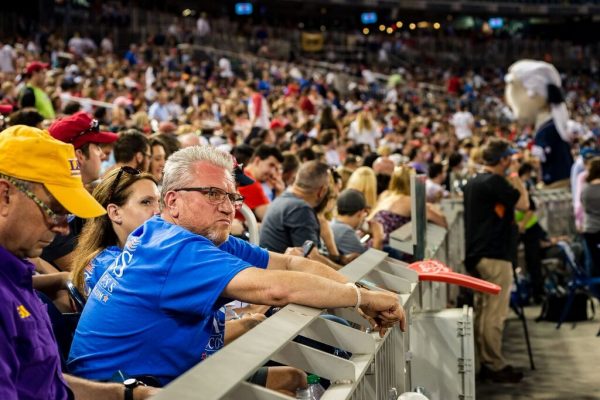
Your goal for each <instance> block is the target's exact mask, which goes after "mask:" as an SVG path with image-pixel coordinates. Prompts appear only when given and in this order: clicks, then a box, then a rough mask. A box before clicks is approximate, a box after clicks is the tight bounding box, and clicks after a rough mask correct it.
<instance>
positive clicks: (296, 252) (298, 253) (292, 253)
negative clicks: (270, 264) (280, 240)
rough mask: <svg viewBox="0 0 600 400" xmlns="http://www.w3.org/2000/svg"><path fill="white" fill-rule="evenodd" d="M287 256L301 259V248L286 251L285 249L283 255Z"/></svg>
mask: <svg viewBox="0 0 600 400" xmlns="http://www.w3.org/2000/svg"><path fill="white" fill-rule="evenodd" d="M283 254H285V255H287V256H297V257H302V255H303V251H302V247H288V248H287V249H285V253H283Z"/></svg>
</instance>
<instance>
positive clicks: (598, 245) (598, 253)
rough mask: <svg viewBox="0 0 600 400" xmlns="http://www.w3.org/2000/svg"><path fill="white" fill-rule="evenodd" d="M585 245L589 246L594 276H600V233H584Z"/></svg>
mask: <svg viewBox="0 0 600 400" xmlns="http://www.w3.org/2000/svg"><path fill="white" fill-rule="evenodd" d="M583 237H584V238H585V243H586V244H587V247H588V250H589V252H590V257H591V259H592V270H591V271H590V274H591V275H592V276H600V232H595V233H584V234H583Z"/></svg>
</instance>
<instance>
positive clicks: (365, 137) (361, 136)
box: [348, 121, 379, 150]
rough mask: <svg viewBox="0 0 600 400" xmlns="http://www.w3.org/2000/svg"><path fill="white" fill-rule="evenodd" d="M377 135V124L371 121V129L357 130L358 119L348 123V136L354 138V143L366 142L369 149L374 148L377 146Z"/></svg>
mask: <svg viewBox="0 0 600 400" xmlns="http://www.w3.org/2000/svg"><path fill="white" fill-rule="evenodd" d="M378 137H379V132H378V129H377V124H376V123H375V122H373V124H372V127H371V130H365V129H363V130H362V131H360V132H359V131H358V121H353V122H352V123H351V124H350V131H349V132H348V138H349V139H352V140H354V141H355V142H356V143H359V144H362V143H366V144H368V145H369V147H370V148H371V150H375V149H376V148H377V139H378Z"/></svg>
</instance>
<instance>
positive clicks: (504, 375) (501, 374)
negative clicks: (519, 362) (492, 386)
mask: <svg viewBox="0 0 600 400" xmlns="http://www.w3.org/2000/svg"><path fill="white" fill-rule="evenodd" d="M479 379H481V380H490V381H492V382H496V383H519V382H521V380H522V379H523V373H522V372H521V371H517V370H515V369H514V368H513V367H512V366H511V365H507V366H506V367H504V368H502V369H501V370H499V371H492V370H491V369H489V368H488V367H486V366H485V365H482V366H481V370H480V371H479Z"/></svg>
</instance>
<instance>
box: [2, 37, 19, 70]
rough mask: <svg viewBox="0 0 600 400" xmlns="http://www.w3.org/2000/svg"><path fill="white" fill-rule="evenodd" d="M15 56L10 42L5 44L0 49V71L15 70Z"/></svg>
mask: <svg viewBox="0 0 600 400" xmlns="http://www.w3.org/2000/svg"><path fill="white" fill-rule="evenodd" d="M16 56H17V54H16V52H15V50H14V49H13V48H12V46H11V45H10V44H5V45H4V46H2V48H1V49H0V71H1V72H15V64H14V60H15V57H16Z"/></svg>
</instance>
